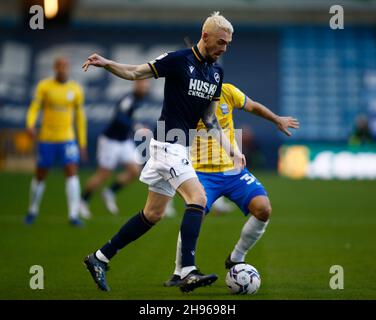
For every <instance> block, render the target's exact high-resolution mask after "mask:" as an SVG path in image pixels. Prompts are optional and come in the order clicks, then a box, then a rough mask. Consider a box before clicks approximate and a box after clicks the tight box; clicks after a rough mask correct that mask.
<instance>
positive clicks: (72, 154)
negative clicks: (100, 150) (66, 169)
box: [65, 144, 78, 159]
mask: <svg viewBox="0 0 376 320" xmlns="http://www.w3.org/2000/svg"><path fill="white" fill-rule="evenodd" d="M65 156H66V157H67V158H68V159H72V158H77V157H78V148H77V146H76V145H75V144H69V145H66V146H65Z"/></svg>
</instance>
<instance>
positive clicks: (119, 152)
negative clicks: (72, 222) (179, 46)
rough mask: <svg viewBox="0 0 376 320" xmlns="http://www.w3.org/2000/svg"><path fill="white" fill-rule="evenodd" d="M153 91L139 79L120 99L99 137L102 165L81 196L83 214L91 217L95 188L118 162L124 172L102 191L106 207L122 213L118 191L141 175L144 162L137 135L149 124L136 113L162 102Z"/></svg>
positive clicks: (157, 105)
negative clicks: (136, 141)
mask: <svg viewBox="0 0 376 320" xmlns="http://www.w3.org/2000/svg"><path fill="white" fill-rule="evenodd" d="M149 92H150V81H149V80H147V79H144V80H137V81H135V82H134V88H133V90H132V92H128V93H127V94H125V95H124V96H123V97H122V98H121V99H120V100H119V102H118V103H117V105H116V108H115V112H114V115H113V117H112V120H111V121H110V123H109V124H108V126H107V127H106V129H105V130H104V131H103V133H102V134H101V135H100V136H99V137H98V146H97V162H98V167H97V170H96V172H95V173H94V174H93V175H92V176H91V177H90V178H89V180H88V181H87V182H86V185H85V188H84V190H83V192H82V195H81V203H80V214H81V216H82V217H83V218H90V216H91V212H90V209H89V200H90V199H91V197H92V195H93V193H94V191H95V190H96V189H97V188H99V187H100V186H101V185H102V184H103V183H105V181H106V180H107V179H108V178H109V177H110V175H111V174H112V171H113V170H115V169H116V167H117V166H118V165H122V166H123V167H124V171H123V172H121V173H120V174H118V175H117V176H116V178H115V181H114V182H113V183H112V184H111V186H110V187H109V188H105V189H104V190H103V192H102V197H103V200H104V202H105V204H106V207H107V209H108V211H110V212H111V213H112V214H117V213H118V207H117V204H116V201H115V193H116V192H117V191H119V190H120V189H121V188H123V187H125V186H127V185H128V184H129V183H131V182H132V181H133V180H135V179H136V178H138V176H139V173H140V172H141V164H143V163H142V162H143V161H142V159H141V157H140V155H139V153H138V150H137V148H136V144H135V142H134V140H133V135H134V130H135V128H136V127H145V125H144V124H142V123H139V122H138V121H137V119H135V118H136V117H135V115H137V113H138V112H139V110H141V109H142V110H144V108H158V109H157V110H160V105H159V101H158V102H157V101H156V100H155V99H154V98H153V97H152V96H151V95H150V93H149ZM159 112H160V111H159Z"/></svg>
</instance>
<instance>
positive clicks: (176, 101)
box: [148, 46, 223, 146]
mask: <svg viewBox="0 0 376 320" xmlns="http://www.w3.org/2000/svg"><path fill="white" fill-rule="evenodd" d="M148 64H149V66H150V68H151V70H152V72H153V74H154V77H155V78H156V79H157V78H161V77H164V78H165V87H164V100H163V108H162V113H161V116H160V118H159V121H164V122H165V133H166V135H167V133H168V131H169V130H171V129H181V130H183V132H184V134H185V137H186V140H185V145H186V146H188V145H190V144H191V143H192V141H189V129H196V127H197V124H198V121H199V120H200V119H201V118H202V117H203V115H204V112H205V111H206V110H207V108H208V107H209V105H210V103H211V101H213V100H219V99H220V95H221V89H222V81H223V70H222V68H221V67H220V66H219V65H218V64H217V63H209V62H208V61H206V60H205V58H204V57H203V56H202V55H201V54H200V52H199V50H198V48H197V46H194V47H192V48H191V49H184V50H179V51H174V52H170V53H165V54H163V55H161V56H159V57H158V58H156V59H155V60H154V61H151V62H149V63H148ZM166 138H167V137H166V136H164V137H163V138H161V136H160V135H158V134H157V129H155V130H154V139H156V140H159V141H163V142H164V141H166V142H170V143H175V142H181V141H177V139H173V140H171V139H168V138H167V139H166Z"/></svg>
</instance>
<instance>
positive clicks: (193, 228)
mask: <svg viewBox="0 0 376 320" xmlns="http://www.w3.org/2000/svg"><path fill="white" fill-rule="evenodd" d="M203 217H204V207H202V206H200V205H197V204H187V205H186V207H185V212H184V217H183V221H182V223H181V227H180V235H181V266H182V268H184V267H189V266H194V265H195V250H196V244H197V239H198V236H199V234H200V228H201V223H202V219H203Z"/></svg>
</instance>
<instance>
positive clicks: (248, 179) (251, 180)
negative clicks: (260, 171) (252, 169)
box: [240, 173, 256, 184]
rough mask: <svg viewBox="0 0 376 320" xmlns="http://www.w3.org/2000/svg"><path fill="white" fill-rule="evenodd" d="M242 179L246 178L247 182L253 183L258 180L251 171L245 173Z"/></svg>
mask: <svg viewBox="0 0 376 320" xmlns="http://www.w3.org/2000/svg"><path fill="white" fill-rule="evenodd" d="M240 180H245V181H246V182H247V184H251V183H253V182H255V181H256V178H255V177H254V176H253V175H252V174H250V173H245V174H243V175H242V177H241V178H240Z"/></svg>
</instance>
